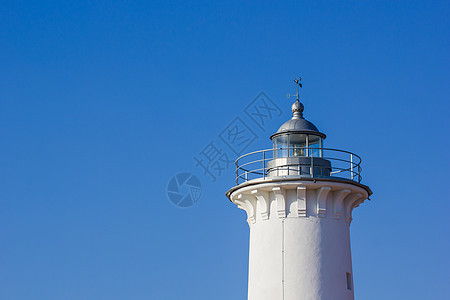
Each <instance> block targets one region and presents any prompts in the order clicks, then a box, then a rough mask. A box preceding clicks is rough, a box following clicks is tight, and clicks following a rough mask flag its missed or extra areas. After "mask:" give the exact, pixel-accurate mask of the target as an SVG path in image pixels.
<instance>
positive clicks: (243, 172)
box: [235, 147, 362, 185]
mask: <svg viewBox="0 0 450 300" xmlns="http://www.w3.org/2000/svg"><path fill="white" fill-rule="evenodd" d="M299 153H300V155H299ZM291 157H292V158H294V157H302V158H306V160H305V159H303V162H300V161H299V162H298V163H292V162H290V163H287V162H286V163H283V160H280V159H285V158H291ZM318 159H321V160H318ZM275 160H277V162H276V163H274V162H275ZM324 160H326V161H328V162H329V163H328V162H326V163H327V164H328V165H324V164H323V163H322V164H320V165H319V164H318V162H324ZM284 161H285V160H284ZM315 162H316V165H315V164H314V163H315ZM235 164H236V184H237V185H239V184H241V183H243V182H246V181H249V180H253V179H261V178H262V179H265V178H267V177H270V178H274V177H277V176H283V177H285V176H297V177H308V178H338V179H347V180H352V181H356V182H361V180H362V177H361V171H362V168H361V157H359V156H358V155H356V154H354V153H352V152H349V151H345V150H339V149H332V148H313V147H301V148H298V147H297V148H272V149H266V150H259V151H254V152H250V153H247V154H244V155H242V156H241V157H239V158H238V159H237V160H236V162H235ZM271 164H272V165H271ZM322 169H326V172H323V171H322ZM305 170H307V171H306V172H305ZM318 170H319V172H318ZM280 173H281V174H280ZM324 173H325V175H324Z"/></svg>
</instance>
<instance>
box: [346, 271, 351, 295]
mask: <svg viewBox="0 0 450 300" xmlns="http://www.w3.org/2000/svg"><path fill="white" fill-rule="evenodd" d="M347 290H350V291H351V290H352V274H350V273H348V272H347Z"/></svg>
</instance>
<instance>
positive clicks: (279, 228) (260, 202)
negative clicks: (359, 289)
mask: <svg viewBox="0 0 450 300" xmlns="http://www.w3.org/2000/svg"><path fill="white" fill-rule="evenodd" d="M367 196H368V194H367V192H366V191H365V190H364V189H363V188H361V187H360V186H358V185H353V184H352V183H336V182H326V181H320V182H317V183H313V182H302V181H295V182H282V183H280V182H278V183H259V184H255V185H252V186H247V187H244V188H242V189H238V190H236V191H235V192H233V193H232V195H231V199H232V201H233V202H234V203H236V204H237V205H238V206H239V207H240V208H242V209H244V210H245V211H247V215H248V223H249V226H250V253H249V286H248V299H249V300H278V299H280V300H294V299H295V300H299V299H308V300H309V299H311V300H315V299H323V300H328V299H331V300H349V299H354V296H353V282H352V289H351V290H349V289H347V277H346V276H347V274H346V273H350V274H352V263H351V252H350V233H349V226H350V223H351V213H352V209H353V208H354V207H356V206H357V205H359V204H360V203H361V202H362V201H363V200H364V199H366V198H367Z"/></svg>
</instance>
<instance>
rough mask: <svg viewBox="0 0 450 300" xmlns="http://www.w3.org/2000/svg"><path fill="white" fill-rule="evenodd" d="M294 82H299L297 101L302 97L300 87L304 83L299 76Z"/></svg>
mask: <svg viewBox="0 0 450 300" xmlns="http://www.w3.org/2000/svg"><path fill="white" fill-rule="evenodd" d="M294 82H295V83H296V84H297V95H296V96H297V101H299V98H300V90H299V88H301V87H303V85H302V78H301V77H298V79H294Z"/></svg>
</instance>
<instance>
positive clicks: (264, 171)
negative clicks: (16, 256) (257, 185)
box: [262, 150, 266, 179]
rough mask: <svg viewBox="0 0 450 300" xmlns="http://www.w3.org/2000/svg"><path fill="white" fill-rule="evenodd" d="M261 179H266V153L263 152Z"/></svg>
mask: <svg viewBox="0 0 450 300" xmlns="http://www.w3.org/2000/svg"><path fill="white" fill-rule="evenodd" d="M262 171H263V179H266V151H265V150H264V151H263V170H262Z"/></svg>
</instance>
